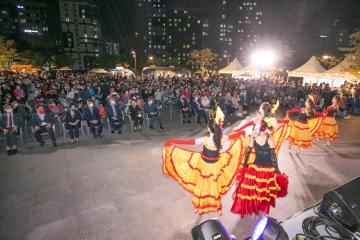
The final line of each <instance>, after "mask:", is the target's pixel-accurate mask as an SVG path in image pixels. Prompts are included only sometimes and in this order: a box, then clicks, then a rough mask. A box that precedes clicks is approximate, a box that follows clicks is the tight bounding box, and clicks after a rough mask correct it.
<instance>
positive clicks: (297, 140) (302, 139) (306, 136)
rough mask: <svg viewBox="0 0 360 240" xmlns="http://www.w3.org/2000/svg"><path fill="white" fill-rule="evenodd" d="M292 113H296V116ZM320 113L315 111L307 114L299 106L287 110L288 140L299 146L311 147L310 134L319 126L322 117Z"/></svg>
mask: <svg viewBox="0 0 360 240" xmlns="http://www.w3.org/2000/svg"><path fill="white" fill-rule="evenodd" d="M294 114H297V117H294V116H293V115H294ZM321 115H322V114H321V113H317V112H315V113H314V114H311V115H308V114H306V113H304V112H303V111H302V109H301V108H297V109H292V110H290V111H287V118H289V125H290V135H289V142H290V143H291V144H292V145H294V146H297V147H300V148H309V147H311V146H312V143H313V140H312V138H311V136H312V135H313V133H314V132H316V131H317V130H318V129H319V127H320V126H321V122H322V119H323V118H322V116H321Z"/></svg>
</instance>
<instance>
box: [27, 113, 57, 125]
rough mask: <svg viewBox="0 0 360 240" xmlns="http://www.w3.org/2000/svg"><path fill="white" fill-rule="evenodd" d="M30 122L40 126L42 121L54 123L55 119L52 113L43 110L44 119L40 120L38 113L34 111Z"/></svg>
mask: <svg viewBox="0 0 360 240" xmlns="http://www.w3.org/2000/svg"><path fill="white" fill-rule="evenodd" d="M31 120H32V123H33V124H34V126H38V127H41V126H42V125H41V124H42V123H50V124H54V123H55V120H54V118H53V117H52V115H51V114H50V113H48V112H45V118H44V120H41V119H40V117H39V115H38V114H37V113H34V114H33V116H32V118H31Z"/></svg>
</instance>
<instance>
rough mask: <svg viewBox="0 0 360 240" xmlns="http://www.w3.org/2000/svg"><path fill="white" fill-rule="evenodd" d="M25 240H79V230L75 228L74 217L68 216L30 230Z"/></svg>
mask: <svg viewBox="0 0 360 240" xmlns="http://www.w3.org/2000/svg"><path fill="white" fill-rule="evenodd" d="M26 239H27V240H49V239H51V240H64V239H71V240H77V239H80V234H79V229H78V226H77V218H76V217H75V216H68V217H66V218H63V219H59V220H56V221H51V222H49V223H47V224H44V225H40V226H38V227H36V228H34V229H32V230H31V231H30V232H29V233H28V235H27V237H26Z"/></svg>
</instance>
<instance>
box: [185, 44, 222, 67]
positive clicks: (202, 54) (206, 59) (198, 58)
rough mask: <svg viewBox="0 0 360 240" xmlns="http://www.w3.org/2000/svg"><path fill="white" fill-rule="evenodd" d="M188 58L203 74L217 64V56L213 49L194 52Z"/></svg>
mask: <svg viewBox="0 0 360 240" xmlns="http://www.w3.org/2000/svg"><path fill="white" fill-rule="evenodd" d="M188 57H189V61H190V62H191V63H192V64H194V65H196V66H197V67H198V69H200V70H201V71H202V72H205V71H206V70H207V69H209V68H211V67H212V66H213V65H214V64H215V61H216V58H217V55H216V54H215V53H213V52H212V51H211V49H209V48H205V49H201V50H192V51H191V52H190V53H189V55H188Z"/></svg>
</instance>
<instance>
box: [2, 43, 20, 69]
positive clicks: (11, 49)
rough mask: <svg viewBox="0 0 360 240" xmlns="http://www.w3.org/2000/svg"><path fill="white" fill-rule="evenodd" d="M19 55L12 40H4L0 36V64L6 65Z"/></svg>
mask: <svg viewBox="0 0 360 240" xmlns="http://www.w3.org/2000/svg"><path fill="white" fill-rule="evenodd" d="M18 57H19V55H18V51H17V50H16V48H15V42H14V40H5V39H4V38H3V37H0V65H1V66H5V67H8V66H9V65H10V64H11V63H12V62H14V61H15V60H16V59H17V58H18Z"/></svg>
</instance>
